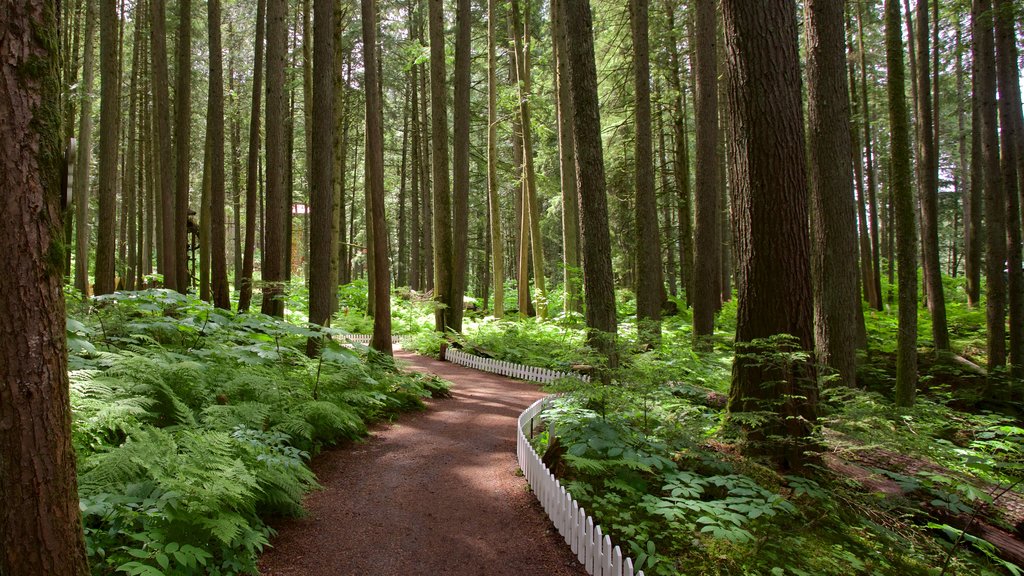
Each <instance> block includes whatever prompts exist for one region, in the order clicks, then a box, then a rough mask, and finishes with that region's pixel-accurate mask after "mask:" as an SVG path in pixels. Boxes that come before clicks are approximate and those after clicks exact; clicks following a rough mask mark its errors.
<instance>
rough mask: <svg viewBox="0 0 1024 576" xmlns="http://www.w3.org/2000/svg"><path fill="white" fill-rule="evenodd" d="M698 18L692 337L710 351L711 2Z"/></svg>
mask: <svg viewBox="0 0 1024 576" xmlns="http://www.w3.org/2000/svg"><path fill="white" fill-rule="evenodd" d="M696 20H697V21H696V36H695V39H694V42H695V46H694V57H695V60H696V70H695V75H696V101H695V102H696V106H695V109H696V116H697V120H696V122H697V185H696V194H695V204H696V226H695V229H694V247H695V249H694V281H693V297H692V301H693V338H694V342H695V343H696V344H697V346H698V348H701V349H708V348H710V343H709V342H706V340H707V339H708V338H710V336H711V335H712V334H713V333H714V330H715V311H716V310H717V309H718V303H719V298H720V294H719V290H718V284H719V276H720V274H721V268H720V266H721V255H720V250H721V245H720V244H719V242H718V225H719V214H718V197H719V191H718V162H719V158H718V150H717V145H718V61H717V56H716V53H717V49H716V46H715V44H716V42H717V37H716V34H715V2H714V1H713V0H698V1H697V5H696ZM742 282H743V279H742V277H741V279H740V283H741V284H742Z"/></svg>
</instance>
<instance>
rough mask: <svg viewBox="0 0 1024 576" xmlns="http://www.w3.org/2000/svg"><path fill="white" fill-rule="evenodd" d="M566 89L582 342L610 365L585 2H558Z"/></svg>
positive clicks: (610, 292) (610, 298)
mask: <svg viewBox="0 0 1024 576" xmlns="http://www.w3.org/2000/svg"><path fill="white" fill-rule="evenodd" d="M564 1H565V11H564V12H563V16H564V17H565V20H566V22H572V23H573V25H572V26H568V25H567V26H566V46H567V48H568V49H567V50H566V52H567V54H568V57H569V78H570V83H569V87H570V90H571V92H572V101H573V114H572V118H573V128H572V129H573V141H574V143H575V147H576V148H575V156H576V193H577V197H578V198H579V207H580V244H581V246H582V248H583V290H584V298H585V303H586V319H587V328H588V335H587V338H588V341H589V342H590V344H591V345H592V346H594V347H595V349H597V350H600V351H601V352H603V353H604V354H605V355H606V356H607V357H608V358H609V362H610V364H612V365H614V364H615V363H616V356H615V333H616V330H617V326H616V324H617V320H616V317H615V287H614V285H613V284H612V259H611V237H610V234H609V232H608V198H607V192H606V188H605V175H604V157H603V150H602V142H601V109H600V105H599V104H598V99H597V65H596V63H595V58H594V24H593V17H592V15H591V10H590V0H564Z"/></svg>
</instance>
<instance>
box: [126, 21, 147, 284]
mask: <svg viewBox="0 0 1024 576" xmlns="http://www.w3.org/2000/svg"><path fill="white" fill-rule="evenodd" d="M140 8H141V4H139V5H136V8H135V11H134V13H133V16H134V17H135V32H134V34H133V36H134V38H133V40H132V78H131V83H130V85H129V88H128V99H129V102H128V150H127V152H126V160H125V175H124V185H123V188H122V190H123V194H124V196H123V198H122V203H123V204H124V205H125V213H126V215H127V218H126V222H125V224H124V228H125V250H126V252H127V254H126V255H125V258H124V287H125V289H126V290H138V289H139V287H138V285H137V283H136V281H135V279H136V275H137V273H138V266H137V264H136V262H137V256H138V250H137V244H136V242H137V240H138V220H137V218H136V215H137V213H138V205H139V192H140V191H141V190H142V189H143V187H142V186H138V185H137V183H138V180H139V175H140V174H141V171H140V170H139V164H140V162H139V161H140V159H141V155H140V154H139V147H138V132H139V131H138V119H139V109H140V106H139V79H140V77H141V73H142V68H143V64H142V63H141V60H142V55H141V52H142V50H143V43H142V29H143V25H142V22H143V21H144V20H145V19H144V18H143V17H141V16H142V11H141V9H140Z"/></svg>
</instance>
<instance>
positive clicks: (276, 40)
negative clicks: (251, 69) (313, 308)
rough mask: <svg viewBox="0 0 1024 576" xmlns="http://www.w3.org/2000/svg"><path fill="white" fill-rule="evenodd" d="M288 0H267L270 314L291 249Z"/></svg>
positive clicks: (279, 309)
mask: <svg viewBox="0 0 1024 576" xmlns="http://www.w3.org/2000/svg"><path fill="white" fill-rule="evenodd" d="M287 16H288V4H287V2H285V0H269V2H268V4H267V106H266V118H267V120H266V121H267V205H266V238H265V240H264V241H265V242H266V248H265V250H264V251H263V260H262V266H263V302H262V306H261V310H262V312H263V313H264V314H267V315H270V316H278V317H281V316H284V282H285V280H286V278H287V273H286V270H285V263H286V261H287V259H286V258H285V250H287V249H288V246H287V240H288V236H287V233H288V223H287V220H288V218H289V216H290V215H289V213H288V212H289V210H288V205H287V201H288V199H287V193H288V191H287V190H286V187H287V181H286V178H287V173H286V170H287V165H286V163H287V161H288V160H287V157H286V154H287V146H288V143H287V141H286V139H285V118H284V114H285V95H284V88H285V77H284V71H285V56H286V52H287V48H288V34H287V32H288V30H287V27H288V25H287V22H286V21H285V19H286V18H287Z"/></svg>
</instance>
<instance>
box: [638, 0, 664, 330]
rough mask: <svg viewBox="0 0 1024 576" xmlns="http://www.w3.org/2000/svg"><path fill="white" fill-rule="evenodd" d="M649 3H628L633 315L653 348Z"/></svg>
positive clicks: (659, 288) (656, 319)
mask: <svg viewBox="0 0 1024 576" xmlns="http://www.w3.org/2000/svg"><path fill="white" fill-rule="evenodd" d="M647 2H648V0H631V2H630V11H631V14H632V33H633V92H634V96H635V97H636V105H635V107H634V122H635V123H636V138H635V140H634V153H633V154H634V161H635V162H636V237H637V243H636V262H637V276H636V314H637V323H638V329H639V330H640V332H641V334H640V337H641V339H642V340H644V341H647V342H648V343H651V344H654V343H656V342H657V341H658V340H659V339H660V335H661V304H662V299H663V298H664V296H663V294H664V291H665V282H664V279H663V277H662V270H661V238H660V234H659V230H658V199H657V197H656V196H655V194H654V146H653V143H652V141H651V61H650V41H649V39H648V36H649V30H648V12H649V10H648V4H647Z"/></svg>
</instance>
